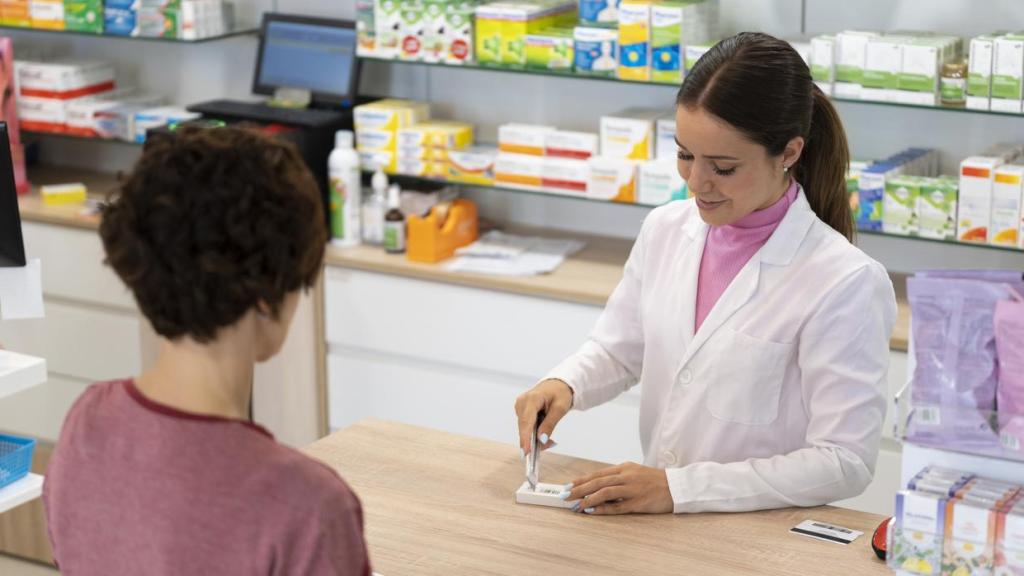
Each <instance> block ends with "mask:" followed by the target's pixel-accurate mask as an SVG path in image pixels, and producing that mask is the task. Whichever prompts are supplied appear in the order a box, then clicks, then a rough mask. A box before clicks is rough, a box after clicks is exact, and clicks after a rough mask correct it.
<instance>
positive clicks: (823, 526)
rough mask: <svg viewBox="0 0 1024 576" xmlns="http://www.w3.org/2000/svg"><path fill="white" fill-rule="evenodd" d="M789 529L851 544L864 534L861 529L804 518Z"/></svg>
mask: <svg viewBox="0 0 1024 576" xmlns="http://www.w3.org/2000/svg"><path fill="white" fill-rule="evenodd" d="M789 531H790V532H793V533H794V534H800V535H801V536H809V537H811V538H817V539H818V540H825V541H828V542H835V543H838V544H849V543H850V542H853V541H854V540H856V539H857V538H858V537H860V536H861V535H862V534H864V533H863V532H861V531H859V530H850V529H849V528H843V527H842V526H836V525H835V524H828V523H826V522H818V521H816V520H804V521H803V522H801V523H800V524H799V525H797V526H794V527H793V528H790V530H789Z"/></svg>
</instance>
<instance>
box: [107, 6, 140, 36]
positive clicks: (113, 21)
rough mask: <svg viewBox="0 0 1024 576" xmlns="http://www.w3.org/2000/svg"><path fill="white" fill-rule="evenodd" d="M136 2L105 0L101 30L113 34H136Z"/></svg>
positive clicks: (137, 31) (137, 29)
mask: <svg viewBox="0 0 1024 576" xmlns="http://www.w3.org/2000/svg"><path fill="white" fill-rule="evenodd" d="M138 8H139V6H138V2H131V1H122V0H106V2H105V3H104V5H103V32H104V34H111V35H114V36H138V35H139V28H138V18H137V16H138Z"/></svg>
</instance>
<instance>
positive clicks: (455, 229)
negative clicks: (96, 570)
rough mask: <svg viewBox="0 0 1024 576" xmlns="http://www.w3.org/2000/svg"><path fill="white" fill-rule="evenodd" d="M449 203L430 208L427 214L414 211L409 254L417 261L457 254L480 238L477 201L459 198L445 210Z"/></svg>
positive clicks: (408, 247)
mask: <svg viewBox="0 0 1024 576" xmlns="http://www.w3.org/2000/svg"><path fill="white" fill-rule="evenodd" d="M445 206H446V204H439V205H437V206H434V207H433V208H431V209H430V213H429V214H427V216H425V217H421V216H418V215H415V214H414V215H410V216H409V219H408V226H409V236H408V237H409V241H408V246H407V248H406V257H407V258H408V259H409V260H411V261H413V262H425V263H427V264H435V263H437V262H440V261H442V260H445V259H447V258H450V257H451V256H452V255H454V254H455V250H457V249H458V248H462V247H463V246H468V245H470V244H472V243H473V242H475V241H476V238H477V235H478V233H479V227H478V219H477V209H476V204H474V203H473V202H470V201H469V200H462V199H459V200H455V201H454V202H452V203H451V207H450V208H448V209H447V213H445Z"/></svg>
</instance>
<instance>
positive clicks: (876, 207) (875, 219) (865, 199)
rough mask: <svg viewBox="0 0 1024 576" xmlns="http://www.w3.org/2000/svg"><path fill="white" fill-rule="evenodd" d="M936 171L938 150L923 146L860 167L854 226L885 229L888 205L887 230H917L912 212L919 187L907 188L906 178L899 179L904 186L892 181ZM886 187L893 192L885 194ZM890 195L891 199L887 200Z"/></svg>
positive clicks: (915, 205) (873, 229)
mask: <svg viewBox="0 0 1024 576" xmlns="http://www.w3.org/2000/svg"><path fill="white" fill-rule="evenodd" d="M938 171H939V156H938V152H937V151H936V150H931V149H924V148H910V149H908V150H905V151H903V152H900V153H898V154H894V155H892V156H890V157H888V158H886V159H884V160H881V161H879V162H874V163H872V164H871V165H869V166H867V167H865V168H863V169H862V170H861V171H860V174H859V177H858V188H857V196H858V201H857V204H858V208H859V212H858V213H857V215H856V216H857V227H858V228H859V229H861V230H868V231H885V228H886V224H885V218H886V216H885V215H886V208H888V207H889V206H890V204H891V205H892V210H891V212H892V214H890V215H889V218H890V219H891V223H890V224H889V225H888V226H889V228H890V231H892V232H893V233H901V232H898V230H902V229H906V230H908V232H906V234H909V233H910V232H909V230H911V229H913V230H914V232H916V228H917V227H918V221H917V218H916V216H915V211H916V209H917V204H916V202H917V199H918V198H919V197H920V189H919V187H917V186H912V187H910V188H907V187H906V184H908V183H909V181H908V180H899V182H902V183H903V184H904V185H903V186H898V185H895V184H893V183H894V182H897V179H898V178H901V177H906V176H931V177H934V176H936V175H938ZM889 189H891V192H892V194H887V193H886V191H887V190H889ZM915 191H916V193H914V192H915ZM890 197H891V198H892V200H889V198H890Z"/></svg>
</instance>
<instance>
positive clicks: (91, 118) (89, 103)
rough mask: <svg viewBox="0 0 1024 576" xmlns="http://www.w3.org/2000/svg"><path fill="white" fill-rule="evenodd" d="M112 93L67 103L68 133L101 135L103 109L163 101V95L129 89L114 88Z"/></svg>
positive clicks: (145, 104) (161, 102)
mask: <svg viewBox="0 0 1024 576" xmlns="http://www.w3.org/2000/svg"><path fill="white" fill-rule="evenodd" d="M111 94H116V95H112V96H110V97H107V96H106V95H104V96H103V97H101V98H80V99H78V100H73V101H71V102H70V103H69V104H68V107H67V117H66V131H67V133H68V134H75V135H78V136H92V137H99V136H101V130H100V127H99V115H100V113H101V112H102V111H104V110H109V109H111V108H115V107H118V106H125V105H138V106H146V107H152V106H159V105H161V104H163V103H164V98H163V96H157V95H154V94H136V93H134V92H133V91H131V90H126V91H122V90H116V91H114V92H111Z"/></svg>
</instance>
